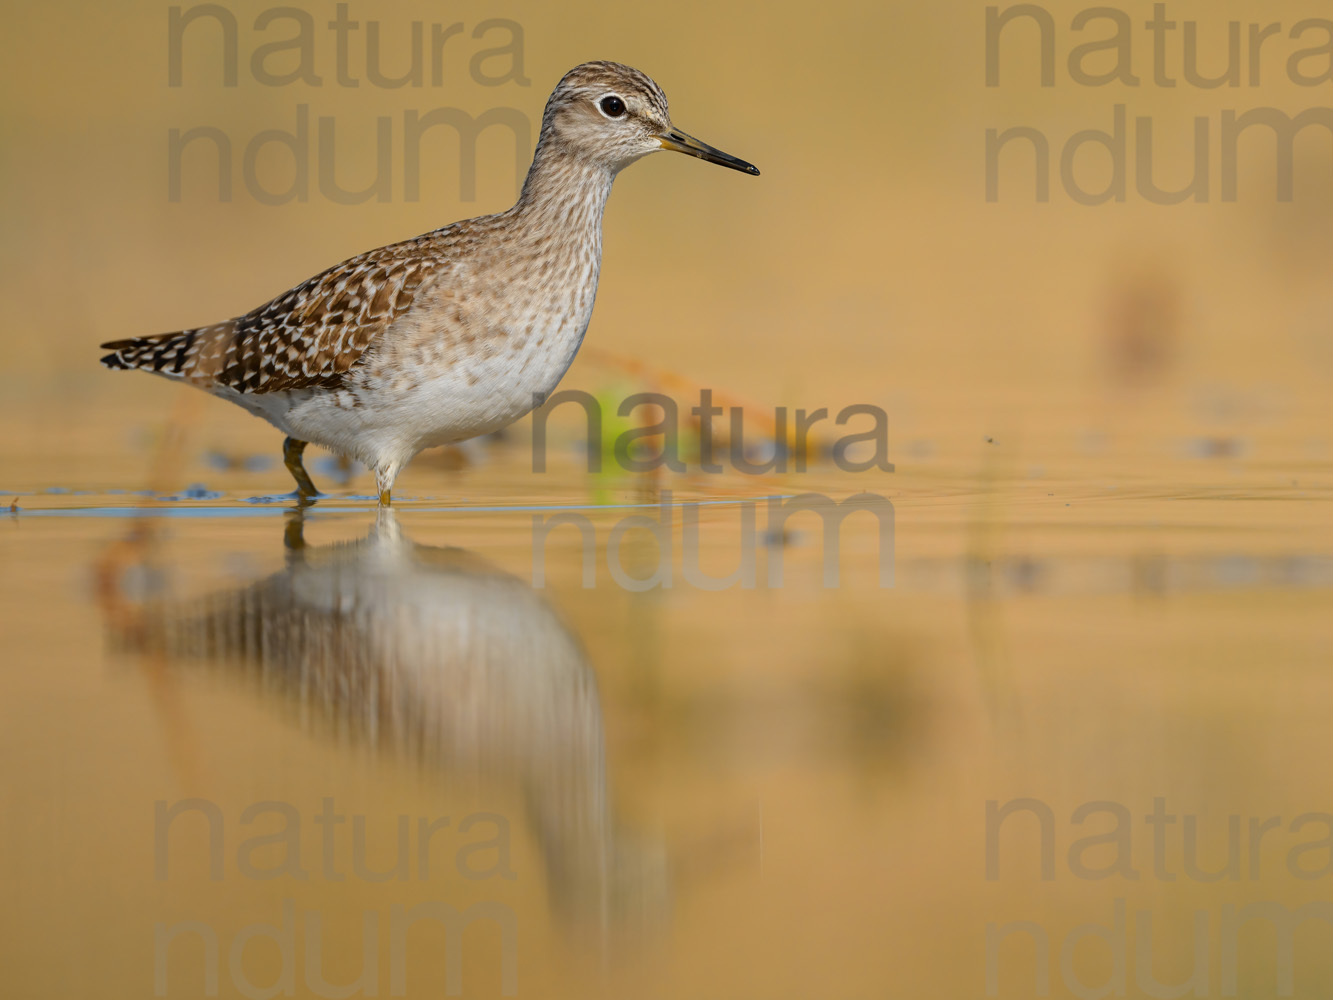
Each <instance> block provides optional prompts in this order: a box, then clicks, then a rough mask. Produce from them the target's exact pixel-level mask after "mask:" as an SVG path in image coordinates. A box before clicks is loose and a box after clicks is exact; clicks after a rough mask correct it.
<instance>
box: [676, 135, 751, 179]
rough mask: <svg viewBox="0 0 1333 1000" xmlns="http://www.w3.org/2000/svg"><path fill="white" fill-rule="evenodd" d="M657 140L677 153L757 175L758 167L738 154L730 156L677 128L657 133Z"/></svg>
mask: <svg viewBox="0 0 1333 1000" xmlns="http://www.w3.org/2000/svg"><path fill="white" fill-rule="evenodd" d="M657 141H658V142H660V143H661V144H662V148H663V149H674V150H675V151H676V152H677V153H685V154H686V155H688V156H697V157H698V158H699V159H701V160H707V161H708V162H709V163H716V164H717V165H718V166H721V167H730V168H731V169H732V170H739V171H740V172H741V173H743V174H750V175H751V176H752V177H758V176H759V168H758V167H756V166H755V165H754V164H753V163H747V162H746V161H745V160H742V159H741V158H740V157H738V156H732V155H731V154H730V153H724V152H722V150H720V149H717V148H716V147H714V146H710V145H708V143H706V142H700V141H699V140H698V139H696V138H695V137H694V136H692V135H686V134H685V133H684V132H682V131H680V130H679V129H674V128H673V129H672V130H671V131H670V132H667V133H665V134H663V135H659V136H658V137H657Z"/></svg>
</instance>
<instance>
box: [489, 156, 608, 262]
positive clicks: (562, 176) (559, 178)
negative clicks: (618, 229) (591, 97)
mask: <svg viewBox="0 0 1333 1000" xmlns="http://www.w3.org/2000/svg"><path fill="white" fill-rule="evenodd" d="M614 179H615V172H614V171H612V170H611V169H610V168H609V167H607V166H605V165H602V164H597V163H592V162H589V161H588V160H586V159H583V158H581V157H578V156H575V155H573V154H571V153H569V152H566V151H563V150H560V149H558V148H553V147H551V146H548V145H546V144H545V143H539V144H538V146H537V154H536V156H535V157H534V158H533V161H532V167H531V169H529V170H528V177H527V180H525V181H524V182H523V193H522V194H520V195H519V199H518V203H517V204H516V205H515V206H514V207H513V209H512V210H511V211H512V212H513V213H514V214H515V215H517V216H520V217H522V218H524V219H525V220H526V221H528V222H529V223H536V224H543V223H544V224H545V225H546V226H549V227H550V228H551V229H552V230H553V231H558V232H561V233H564V234H569V235H572V234H575V233H586V234H590V235H592V234H595V238H596V240H597V242H598V244H599V245H600V242H601V230H602V212H603V211H604V210H605V208H606V199H607V197H608V196H609V195H610V194H611V182H612V181H613V180H614Z"/></svg>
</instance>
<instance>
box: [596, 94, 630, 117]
mask: <svg viewBox="0 0 1333 1000" xmlns="http://www.w3.org/2000/svg"><path fill="white" fill-rule="evenodd" d="M624 113H625V102H624V101H622V100H621V99H620V98H619V97H617V96H616V95H615V94H609V95H608V96H606V97H603V98H602V114H604V115H606V117H608V118H619V117H620V116H621V115H623V114H624Z"/></svg>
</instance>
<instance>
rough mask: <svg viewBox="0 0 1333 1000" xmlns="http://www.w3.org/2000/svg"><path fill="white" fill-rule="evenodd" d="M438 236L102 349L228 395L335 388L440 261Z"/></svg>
mask: <svg viewBox="0 0 1333 1000" xmlns="http://www.w3.org/2000/svg"><path fill="white" fill-rule="evenodd" d="M440 235H441V234H439V233H435V234H428V235H427V236H423V237H418V238H417V239H415V240H409V241H407V242H405V243H397V244H394V245H393V246H388V247H381V248H380V249H378V250H371V251H369V252H367V253H363V254H360V255H359V256H356V257H353V258H351V259H350V260H347V261H344V262H343V263H341V264H338V265H337V266H335V267H331V268H329V269H328V270H327V271H324V272H323V273H321V274H317V275H315V276H314V277H313V278H311V279H309V280H308V281H305V282H302V283H301V284H299V285H297V286H296V287H295V288H293V289H291V290H290V291H288V292H285V293H284V294H282V295H280V296H278V297H277V298H275V299H273V300H272V301H271V302H268V303H266V304H265V305H262V306H260V307H259V308H258V309H255V310H253V311H252V312H249V313H246V314H245V315H244V316H241V317H238V318H237V319H234V320H228V321H227V322H225V323H219V324H215V325H213V326H206V327H199V328H197V329H194V330H182V331H180V332H179V333H170V334H164V335H161V336H157V337H139V338H135V339H132V340H119V341H112V342H111V343H108V344H103V345H102V346H103V347H104V348H105V349H108V350H111V351H113V353H112V354H110V355H107V356H106V357H104V358H103V359H102V363H103V364H104V365H106V366H107V367H109V368H140V369H147V370H149V371H155V372H159V373H161V374H164V375H169V376H176V377H180V378H182V379H185V380H189V381H195V382H200V383H205V384H207V383H212V384H216V385H223V386H227V387H228V388H231V389H234V390H236V391H237V392H244V393H265V392H279V391H282V390H288V389H307V388H336V387H337V386H339V385H341V384H342V382H343V379H344V378H345V377H346V375H347V373H348V372H349V371H350V370H351V369H352V368H353V366H355V365H356V363H357V362H358V361H359V360H360V359H361V358H362V357H363V356H364V355H365V353H366V351H367V350H368V349H369V348H370V347H371V346H372V345H373V344H374V343H375V340H376V338H377V337H379V336H380V334H382V333H383V332H384V331H385V330H386V329H387V328H388V327H389V325H390V324H391V323H392V322H393V321H394V320H395V319H397V318H398V317H399V316H401V315H403V313H405V312H407V310H408V309H410V308H411V306H412V302H413V299H414V297H415V295H416V293H417V290H418V289H419V288H420V287H421V285H422V282H423V281H424V280H425V279H426V278H427V277H428V276H429V275H430V274H432V273H434V272H435V271H436V270H437V268H438V267H439V266H440V264H441V263H442V258H441V255H440V254H439V249H440V244H441V242H444V243H450V242H454V241H451V240H447V239H446V240H444V241H441V240H440Z"/></svg>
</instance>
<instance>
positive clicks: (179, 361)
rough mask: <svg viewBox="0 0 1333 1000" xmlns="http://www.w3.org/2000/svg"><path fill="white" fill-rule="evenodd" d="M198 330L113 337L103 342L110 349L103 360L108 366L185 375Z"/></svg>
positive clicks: (105, 348)
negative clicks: (116, 338)
mask: <svg viewBox="0 0 1333 1000" xmlns="http://www.w3.org/2000/svg"><path fill="white" fill-rule="evenodd" d="M199 333H200V331H199V330H178V331H176V332H175V333H162V334H158V335H157V336H155V337H131V338H130V339H129V340H110V341H107V342H106V343H105V344H103V345H102V350H104V351H110V352H111V353H110V354H108V355H105V356H104V357H103V358H102V364H103V365H105V366H106V367H107V368H125V369H130V368H139V369H142V370H144V371H150V372H158V373H159V374H162V375H184V374H186V373H187V371H186V362H187V361H188V360H189V359H190V354H191V351H190V349H191V348H192V347H193V346H194V342H195V340H196V339H197V338H198V336H199Z"/></svg>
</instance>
